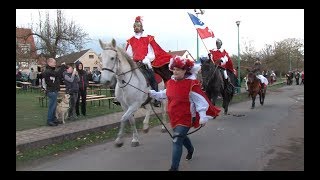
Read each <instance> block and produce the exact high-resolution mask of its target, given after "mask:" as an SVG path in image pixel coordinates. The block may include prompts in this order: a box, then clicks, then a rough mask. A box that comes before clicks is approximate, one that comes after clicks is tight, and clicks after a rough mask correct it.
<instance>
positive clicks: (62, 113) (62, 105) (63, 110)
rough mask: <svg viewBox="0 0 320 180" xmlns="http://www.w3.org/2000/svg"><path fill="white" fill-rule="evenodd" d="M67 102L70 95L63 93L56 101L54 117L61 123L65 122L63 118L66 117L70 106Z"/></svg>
mask: <svg viewBox="0 0 320 180" xmlns="http://www.w3.org/2000/svg"><path fill="white" fill-rule="evenodd" d="M69 102H70V95H69V94H65V95H64V96H63V98H62V100H61V102H58V103H57V108H56V118H57V119H61V121H62V123H63V124H64V123H65V121H64V120H65V119H67V118H68V115H69V108H70V104H69ZM61 121H60V122H61Z"/></svg>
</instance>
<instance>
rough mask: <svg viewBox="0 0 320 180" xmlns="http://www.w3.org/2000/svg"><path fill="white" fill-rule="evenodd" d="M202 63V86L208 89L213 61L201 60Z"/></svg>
mask: <svg viewBox="0 0 320 180" xmlns="http://www.w3.org/2000/svg"><path fill="white" fill-rule="evenodd" d="M200 61H201V76H202V86H203V88H204V89H207V86H208V82H209V80H210V77H211V76H210V71H211V69H212V65H211V63H212V62H211V60H207V59H202V58H201V59H200Z"/></svg>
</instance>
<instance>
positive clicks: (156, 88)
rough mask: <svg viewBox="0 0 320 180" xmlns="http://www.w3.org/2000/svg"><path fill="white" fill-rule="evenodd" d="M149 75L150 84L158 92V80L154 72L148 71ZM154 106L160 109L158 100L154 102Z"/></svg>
mask: <svg viewBox="0 0 320 180" xmlns="http://www.w3.org/2000/svg"><path fill="white" fill-rule="evenodd" d="M148 73H149V82H150V85H151V88H152V89H153V90H155V91H157V92H158V83H157V81H156V78H155V77H154V72H153V70H151V69H148ZM153 105H154V107H160V102H159V101H157V100H154V103H153Z"/></svg>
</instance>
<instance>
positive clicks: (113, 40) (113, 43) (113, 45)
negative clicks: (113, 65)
mask: <svg viewBox="0 0 320 180" xmlns="http://www.w3.org/2000/svg"><path fill="white" fill-rule="evenodd" d="M111 45H112V47H113V48H115V47H116V40H115V39H113V38H112V41H111Z"/></svg>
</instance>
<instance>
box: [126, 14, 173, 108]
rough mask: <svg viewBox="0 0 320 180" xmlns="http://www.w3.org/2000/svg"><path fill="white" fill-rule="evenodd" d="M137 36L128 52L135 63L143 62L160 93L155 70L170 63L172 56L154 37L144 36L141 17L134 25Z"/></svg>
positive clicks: (146, 71)
mask: <svg viewBox="0 0 320 180" xmlns="http://www.w3.org/2000/svg"><path fill="white" fill-rule="evenodd" d="M133 28H134V32H135V35H134V36H132V37H131V38H130V39H128V40H127V45H126V51H127V53H128V55H129V56H131V57H132V58H133V60H134V61H135V62H142V63H143V64H145V67H144V68H142V70H143V73H144V74H146V77H147V78H148V80H149V82H150V85H151V87H152V89H154V90H155V91H158V84H157V82H156V80H155V76H154V71H153V67H154V68H159V67H161V66H164V65H166V64H168V63H169V61H170V58H171V55H170V54H168V53H167V52H165V51H164V50H163V49H162V48H161V47H160V46H159V45H158V44H157V43H156V41H155V40H154V36H151V35H144V34H143V31H144V29H143V24H142V18H141V16H137V17H136V19H135V22H134V24H133ZM159 105H160V104H159V102H157V101H155V106H157V107H159Z"/></svg>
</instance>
